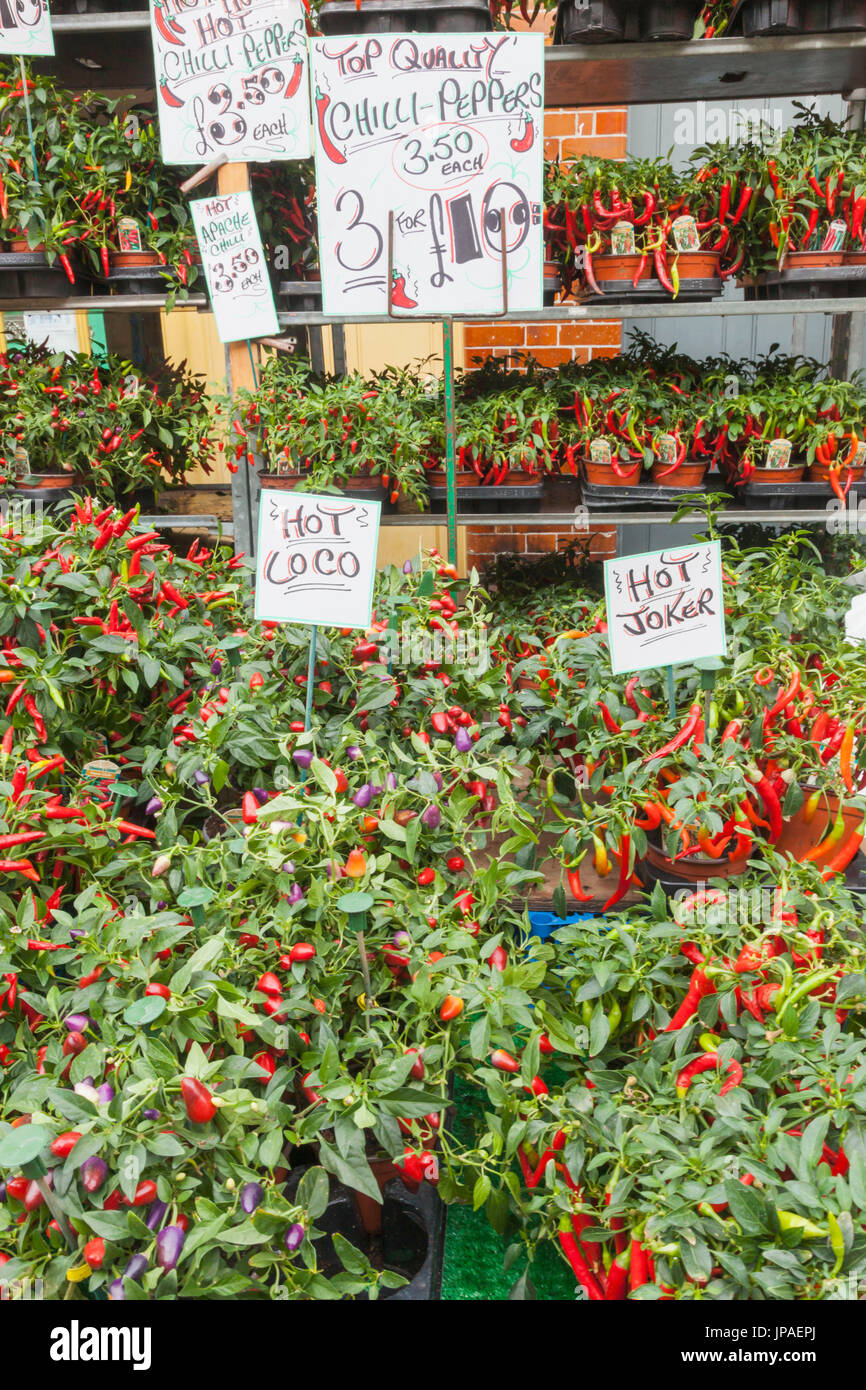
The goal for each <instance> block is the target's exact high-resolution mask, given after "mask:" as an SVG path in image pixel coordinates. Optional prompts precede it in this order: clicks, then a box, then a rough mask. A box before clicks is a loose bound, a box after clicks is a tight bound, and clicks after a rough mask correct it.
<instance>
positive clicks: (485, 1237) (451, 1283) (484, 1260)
mask: <svg viewBox="0 0 866 1390" xmlns="http://www.w3.org/2000/svg"><path fill="white" fill-rule="evenodd" d="M505 1250H506V1244H505V1241H504V1240H503V1239H502V1238H501V1236H498V1235H497V1234H496V1232H495V1231H494V1229H493V1227H492V1226H491V1225H490V1222H489V1221H488V1220H487V1217H486V1216H485V1215H484V1212H483V1211H473V1210H472V1208H471V1207H464V1206H457V1205H456V1204H452V1205H451V1206H449V1207H448V1208H447V1210H446V1214H445V1257H444V1260H443V1267H442V1298H443V1299H446V1300H448V1299H450V1300H455V1299H485V1300H492V1301H500V1302H501V1301H502V1300H504V1299H507V1298H508V1294H509V1292H510V1290H511V1288H512V1287H513V1285H514V1284H515V1283H516V1282H517V1280H518V1279H519V1278H520V1276H521V1274H522V1273H523V1270H524V1269H525V1267H526V1262H525V1261H523V1260H518V1261H516V1262H515V1264H513V1265H512V1266H511V1269H510V1270H509V1271H508V1273H507V1274H506V1273H505V1271H504V1269H503V1258H504V1255H505ZM530 1278H531V1280H532V1283H533V1285H534V1287H535V1292H536V1294H537V1295H538V1297H539V1298H540V1299H565V1298H567V1299H569V1300H570V1301H571V1302H574V1296H575V1282H574V1276H573V1275H572V1273H571V1271H570V1270H569V1269H568V1268H567V1267H566V1266H565V1264H564V1263H563V1262H562V1260H561V1259H560V1258H559V1255H558V1254H557V1252H556V1250H555V1249H554V1247H553V1245H546V1246H542V1248H541V1249H540V1250H539V1252H538V1254H537V1256H536V1258H535V1260H534V1261H533V1264H532V1268H531V1271H530Z"/></svg>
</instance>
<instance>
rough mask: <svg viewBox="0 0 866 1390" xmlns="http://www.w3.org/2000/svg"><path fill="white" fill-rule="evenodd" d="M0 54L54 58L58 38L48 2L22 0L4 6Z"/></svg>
mask: <svg viewBox="0 0 866 1390" xmlns="http://www.w3.org/2000/svg"><path fill="white" fill-rule="evenodd" d="M0 53H16V54H21V55H22V56H23V57H25V58H28V57H35V56H37V55H38V56H40V57H51V56H52V55H53V53H54V35H53V34H52V32H51V15H50V14H49V12H48V4H47V0H20V3H18V4H15V5H4V6H3V10H2V14H0Z"/></svg>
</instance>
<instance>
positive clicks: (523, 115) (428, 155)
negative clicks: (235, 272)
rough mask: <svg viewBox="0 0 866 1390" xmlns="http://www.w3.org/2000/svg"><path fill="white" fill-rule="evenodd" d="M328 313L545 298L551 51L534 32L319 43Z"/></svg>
mask: <svg viewBox="0 0 866 1390" xmlns="http://www.w3.org/2000/svg"><path fill="white" fill-rule="evenodd" d="M310 55H311V65H312V84H313V90H314V93H315V99H314V106H315V116H314V119H315V124H316V183H317V189H318V207H319V246H320V257H321V263H322V280H323V293H324V305H325V310H326V312H327V313H330V314H337V313H339V312H340V311H346V312H350V313H356V314H380V313H382V312H383V310H384V309H385V307H386V304H387V288H388V286H387V277H388V214H389V212H393V214H394V257H393V278H392V303H393V306H394V308H395V310H398V311H403V312H404V313H410V312H411V311H412V310H415V311H416V312H417V313H419V314H431V313H432V314H436V315H439V314H447V313H452V312H456V313H461V314H464V313H465V314H472V313H483V312H485V311H487V312H494V313H495V312H498V311H499V310H501V308H502V240H503V231H504V234H505V249H506V257H507V267H508V303H509V308H510V309H537V308H540V307H541V302H542V298H541V296H542V267H543V251H542V228H541V204H542V192H541V178H542V141H541V125H542V118H543V114H544V76H543V61H544V49H543V41H542V39H541V36H540V35H535V34H473V35H471V36H470V35H466V34H436V35H435V36H433V35H430V36H429V37H428V36H425V35H420V34H399V35H398V34H390V35H387V36H386V35H382V36H380V37H372V36H370V37H367V36H365V37H358V38H352V37H349V36H346V37H342V38H330V39H313V40H311V42H310Z"/></svg>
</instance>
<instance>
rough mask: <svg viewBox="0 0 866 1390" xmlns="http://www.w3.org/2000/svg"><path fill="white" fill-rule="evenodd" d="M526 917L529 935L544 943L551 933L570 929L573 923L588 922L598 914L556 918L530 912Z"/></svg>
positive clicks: (548, 913) (587, 913) (586, 913)
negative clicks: (527, 918)
mask: <svg viewBox="0 0 866 1390" xmlns="http://www.w3.org/2000/svg"><path fill="white" fill-rule="evenodd" d="M527 915H528V917H529V932H530V935H531V936H537V937H538V939H539V941H546V940H547V938H548V937H549V936H550V934H551V932H555V931H557V930H558V929H559V928H560V927H570V926H572V925H573V924H574V923H575V922H588V921H590V920H591V919H592V918H593V917H597V916H598V915H599V914H598V913H597V912H576V913H575V914H574V916H572V917H556V916H554V914H553V913H552V912H530V913H528V914H527Z"/></svg>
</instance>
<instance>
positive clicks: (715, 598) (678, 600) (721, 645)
mask: <svg viewBox="0 0 866 1390" xmlns="http://www.w3.org/2000/svg"><path fill="white" fill-rule="evenodd" d="M604 589H605V600H606V602H607V622H608V636H609V638H610V664H611V669H612V671H613V673H614V675H623V674H625V672H627V671H647V670H649V669H650V668H651V667H655V666H677V665H680V664H681V663H683V662H690V661H698V660H701V659H702V658H703V657H707V656H724V655H725V653H726V651H727V643H726V638H725V610H724V597H723V594H722V553H721V546H720V544H719V542H718V541H708V542H704V543H701V544H695V545H690V546H684V547H683V548H682V549H679V550H677V549H674V550H655V551H652V552H651V553H649V554H647V555H627V556H624V557H623V558H622V559H619V560H606V561H605V565H604Z"/></svg>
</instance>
